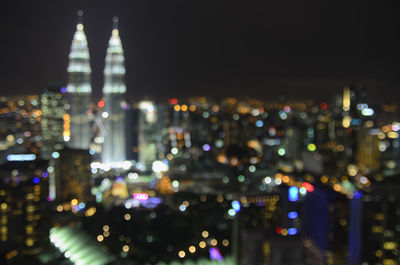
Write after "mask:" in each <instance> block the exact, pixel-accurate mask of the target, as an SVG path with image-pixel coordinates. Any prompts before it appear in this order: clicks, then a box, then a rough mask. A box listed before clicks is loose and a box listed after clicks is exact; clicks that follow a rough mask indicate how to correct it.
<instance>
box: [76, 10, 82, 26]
mask: <svg viewBox="0 0 400 265" xmlns="http://www.w3.org/2000/svg"><path fill="white" fill-rule="evenodd" d="M76 14H77V15H78V24H82V23H83V11H82V10H80V9H79V10H78V11H77V12H76Z"/></svg>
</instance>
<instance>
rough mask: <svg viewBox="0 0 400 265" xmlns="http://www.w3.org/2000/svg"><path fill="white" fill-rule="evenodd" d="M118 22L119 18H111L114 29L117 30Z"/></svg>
mask: <svg viewBox="0 0 400 265" xmlns="http://www.w3.org/2000/svg"><path fill="white" fill-rule="evenodd" d="M118 22H119V18H118V17H113V27H114V29H118Z"/></svg>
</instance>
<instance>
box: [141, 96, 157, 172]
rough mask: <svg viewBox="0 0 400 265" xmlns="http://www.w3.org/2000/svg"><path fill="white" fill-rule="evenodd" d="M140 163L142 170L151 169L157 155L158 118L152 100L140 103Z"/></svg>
mask: <svg viewBox="0 0 400 265" xmlns="http://www.w3.org/2000/svg"><path fill="white" fill-rule="evenodd" d="M139 109H140V112H139V132H138V138H139V163H140V166H141V170H143V171H146V170H151V166H152V163H153V162H154V161H155V160H156V159H157V157H156V154H157V153H156V141H155V140H156V139H155V137H156V132H155V123H156V120H157V116H156V113H157V112H156V107H155V104H154V103H153V102H151V101H141V102H140V103H139Z"/></svg>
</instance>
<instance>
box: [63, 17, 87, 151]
mask: <svg viewBox="0 0 400 265" xmlns="http://www.w3.org/2000/svg"><path fill="white" fill-rule="evenodd" d="M78 15H79V16H82V12H80V13H78ZM67 71H68V74H69V80H68V84H67V92H68V103H69V116H70V135H64V140H65V141H67V142H68V147H70V148H74V149H89V145H90V141H91V133H90V118H89V115H88V112H89V105H90V97H91V93H92V88H91V85H90V74H91V72H92V70H91V68H90V57H89V50H88V46H87V40H86V35H85V32H84V31H83V24H82V23H78V25H77V26H76V32H75V35H74V39H73V40H72V45H71V52H70V54H69V65H68V70H67Z"/></svg>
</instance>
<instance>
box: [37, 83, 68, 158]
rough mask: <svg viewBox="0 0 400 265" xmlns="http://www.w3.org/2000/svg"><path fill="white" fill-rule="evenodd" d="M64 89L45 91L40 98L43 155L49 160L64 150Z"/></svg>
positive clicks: (51, 88)
mask: <svg viewBox="0 0 400 265" xmlns="http://www.w3.org/2000/svg"><path fill="white" fill-rule="evenodd" d="M63 89H65V88H61V89H60V88H59V87H57V86H54V87H49V88H46V89H44V90H43V92H42V94H41V96H40V103H41V110H42V119H41V121H40V126H41V131H42V139H43V145H42V147H41V155H42V157H43V158H44V159H49V158H50V156H51V154H52V153H53V152H55V151H57V150H61V149H62V148H63V146H64V145H63V144H64V143H63V130H64V120H63V117H64V113H65V107H64V105H65V102H64V95H63V93H62V91H63Z"/></svg>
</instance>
